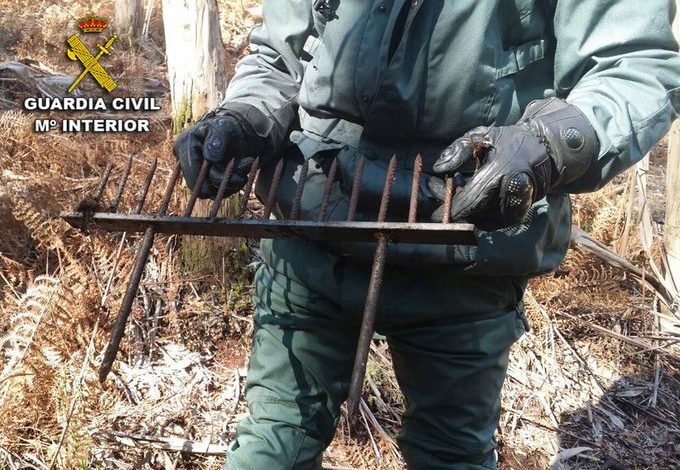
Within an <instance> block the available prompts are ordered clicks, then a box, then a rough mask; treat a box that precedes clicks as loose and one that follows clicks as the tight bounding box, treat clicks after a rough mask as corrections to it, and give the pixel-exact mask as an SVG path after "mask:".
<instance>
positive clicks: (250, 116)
mask: <svg viewBox="0 0 680 470" xmlns="http://www.w3.org/2000/svg"><path fill="white" fill-rule="evenodd" d="M215 112H216V113H217V114H222V115H231V116H234V117H236V118H238V119H239V120H240V121H241V122H242V123H245V124H246V125H248V126H249V129H248V130H249V131H251V132H252V134H254V135H257V136H259V137H261V138H262V141H263V143H264V147H265V148H264V152H263V154H264V155H262V156H264V157H270V156H272V155H275V154H276V153H278V152H279V151H280V150H281V147H282V145H283V143H284V138H285V135H283V133H282V132H280V131H277V128H276V125H275V124H276V123H275V121H274V120H273V119H270V118H269V117H268V116H267V115H266V114H265V113H263V112H262V111H260V109H259V108H257V107H255V106H253V105H251V104H247V103H242V102H239V101H227V102H224V103H222V104H221V105H220V107H219V108H218V109H216V110H215Z"/></svg>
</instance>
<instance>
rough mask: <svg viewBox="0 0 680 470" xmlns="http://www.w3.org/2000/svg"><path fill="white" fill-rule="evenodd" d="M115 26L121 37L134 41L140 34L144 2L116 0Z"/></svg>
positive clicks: (138, 0)
mask: <svg viewBox="0 0 680 470" xmlns="http://www.w3.org/2000/svg"><path fill="white" fill-rule="evenodd" d="M115 10H116V28H117V29H118V34H120V35H121V38H122V39H123V40H124V41H127V42H130V43H132V42H134V41H136V40H137V39H139V38H140V36H141V35H142V28H143V27H144V4H143V2H142V0H116V1H115Z"/></svg>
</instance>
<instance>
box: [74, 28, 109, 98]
mask: <svg viewBox="0 0 680 470" xmlns="http://www.w3.org/2000/svg"><path fill="white" fill-rule="evenodd" d="M117 37H118V36H113V37H112V38H111V39H109V41H108V42H107V43H106V45H104V46H102V45H98V47H99V49H100V51H99V54H97V55H96V56H94V55H92V53H91V52H90V51H89V49H88V48H87V46H85V44H84V43H83V41H81V39H80V38H79V37H78V36H77V35H75V34H74V35H73V36H71V37H70V38H68V44H69V46H71V48H70V49H69V50H67V51H66V54H67V55H68V57H69V59H71V60H78V61H80V63H81V64H83V67H84V68H85V70H83V72H82V73H81V74H80V75H79V76H78V78H76V80H75V81H74V82H73V84H72V85H71V87H70V88H69V89H68V92H69V93H71V92H72V91H73V90H75V89H76V87H77V86H78V84H79V83H80V82H81V81H82V80H83V78H85V77H86V76H87V74H92V77H93V78H94V79H95V80H97V83H99V85H101V87H102V88H104V89H105V90H106V91H108V92H109V93H110V92H111V91H113V90H114V89H115V88H116V87H117V86H118V85H117V84H116V82H115V81H114V80H113V78H111V75H109V74H108V72H107V71H106V70H104V67H102V66H101V65H100V64H99V59H101V57H102V56H103V55H104V54H106V55H111V52H110V51H109V49H110V48H111V46H112V45H113V42H114V41H115V40H116V38H117Z"/></svg>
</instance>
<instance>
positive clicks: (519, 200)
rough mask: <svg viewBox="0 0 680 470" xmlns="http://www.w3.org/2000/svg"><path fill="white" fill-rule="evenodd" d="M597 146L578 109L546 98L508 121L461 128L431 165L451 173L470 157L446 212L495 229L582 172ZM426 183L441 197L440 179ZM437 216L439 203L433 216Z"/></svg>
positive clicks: (520, 216)
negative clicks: (467, 171) (460, 134)
mask: <svg viewBox="0 0 680 470" xmlns="http://www.w3.org/2000/svg"><path fill="white" fill-rule="evenodd" d="M598 152H599V142H598V140H597V136H596V134H595V130H594V129H593V128H592V125H591V124H590V122H589V121H588V119H587V118H586V117H585V116H584V115H583V113H582V112H581V111H580V110H579V109H578V108H576V107H575V106H572V105H570V104H568V103H567V102H566V101H564V100H561V99H557V98H551V99H547V100H541V101H534V102H532V103H531V104H529V106H528V107H527V109H526V111H525V113H524V116H523V117H522V119H521V120H520V121H519V122H518V123H517V124H515V125H513V126H505V127H479V128H476V129H473V130H472V131H470V132H468V133H466V134H465V135H464V136H463V137H461V138H460V139H458V140H456V141H455V142H454V143H453V144H451V145H450V146H449V147H448V148H446V150H444V151H443V152H442V154H441V156H440V157H439V159H438V160H437V161H436V162H435V164H434V168H433V169H434V172H435V173H440V174H445V175H454V174H456V173H458V172H465V168H466V167H469V165H471V164H473V163H474V166H473V167H472V168H471V169H472V171H474V174H473V176H472V177H471V178H470V179H469V181H467V183H466V185H465V186H464V187H459V188H457V190H456V194H455V196H454V198H453V204H452V206H451V218H452V220H465V221H468V222H471V223H474V224H475V225H476V226H477V227H478V228H480V229H482V230H497V229H501V228H504V227H509V226H512V225H516V224H518V223H520V222H522V220H524V218H525V217H526V215H527V213H528V212H529V209H530V208H531V206H532V205H533V204H534V203H535V202H536V201H539V200H540V199H542V198H543V197H545V196H546V194H548V193H550V192H552V191H555V190H558V189H559V187H560V186H562V185H565V184H567V183H571V182H572V181H574V180H576V179H577V178H579V177H580V176H582V175H583V174H584V173H585V172H586V170H587V169H588V167H589V165H590V163H591V161H592V160H593V159H594V158H596V157H597V155H598ZM428 185H429V187H430V190H431V191H432V192H433V193H434V194H435V196H437V197H438V198H439V199H441V200H443V199H444V194H445V189H444V188H445V185H444V184H443V182H442V180H441V179H439V178H436V177H434V178H431V179H430V182H429V184H428ZM441 218H442V214H441V208H440V209H439V210H438V211H435V213H434V214H433V219H435V220H441Z"/></svg>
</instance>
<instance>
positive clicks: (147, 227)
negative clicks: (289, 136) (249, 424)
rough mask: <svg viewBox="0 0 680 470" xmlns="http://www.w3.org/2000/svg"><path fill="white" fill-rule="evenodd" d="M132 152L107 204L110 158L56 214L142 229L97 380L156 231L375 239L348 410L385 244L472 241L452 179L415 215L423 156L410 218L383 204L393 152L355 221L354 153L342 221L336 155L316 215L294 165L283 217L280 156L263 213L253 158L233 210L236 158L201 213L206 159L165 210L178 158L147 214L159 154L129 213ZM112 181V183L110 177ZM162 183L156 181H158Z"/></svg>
mask: <svg viewBox="0 0 680 470" xmlns="http://www.w3.org/2000/svg"><path fill="white" fill-rule="evenodd" d="M133 163H134V159H133V157H130V159H129V160H128V161H127V164H126V166H125V168H124V169H123V171H122V173H121V177H120V180H119V181H118V183H117V186H116V191H115V197H114V199H113V201H112V203H111V204H110V205H109V206H108V207H107V208H106V209H103V210H102V209H100V207H99V201H100V200H101V198H102V195H103V194H104V191H105V190H106V188H107V185H108V184H109V183H110V180H111V175H112V170H113V168H112V165H111V164H109V165H108V166H107V168H106V170H105V171H104V174H103V176H102V178H101V180H100V182H99V185H98V187H97V189H96V191H95V192H94V194H92V195H90V196H88V197H87V198H86V199H85V200H84V201H83V202H81V204H80V205H79V206H78V207H77V208H76V209H75V211H74V212H65V213H62V214H60V216H61V217H62V218H63V219H64V220H65V221H66V222H68V223H69V224H71V225H72V226H74V227H76V228H79V229H85V230H87V229H90V228H94V229H100V230H104V231H109V232H131V233H135V232H136V233H142V232H143V233H144V237H143V239H142V241H141V244H140V245H139V248H138V251H137V255H136V259H135V264H134V267H133V270H132V273H131V274H130V280H129V282H128V286H127V290H126V292H125V296H124V298H123V302H122V304H121V307H120V311H119V314H118V317H117V319H116V322H115V324H114V326H113V330H112V332H111V338H110V341H109V343H108V346H107V349H106V352H105V354H104V359H103V361H102V364H101V368H100V371H99V379H100V381H102V382H103V381H104V380H105V379H106V377H107V375H108V373H109V372H110V371H111V368H112V366H113V362H114V360H115V358H116V355H117V353H118V349H119V347H120V343H121V340H122V338H123V335H124V333H125V325H126V323H127V320H128V317H129V315H130V312H131V310H132V306H133V304H134V302H135V299H136V297H137V291H138V288H139V284H140V281H141V278H142V275H143V273H144V268H145V265H146V262H147V259H148V257H149V252H150V250H151V248H152V245H153V242H154V238H155V236H156V234H159V233H164V234H176V235H205V236H218V237H243V238H253V239H262V238H264V239H267V238H272V239H282V238H299V239H304V240H311V241H328V240H342V241H343V242H349V243H355V242H377V244H376V249H375V254H374V258H373V267H372V272H371V278H370V282H369V287H368V292H367V296H366V303H365V307H364V314H363V321H362V325H361V332H360V336H359V339H358V344H357V351H356V357H355V362H354V369H353V372H352V379H351V383H350V392H349V398H348V409H349V411H350V413H353V412H354V411H355V410H356V408H357V406H358V404H359V400H360V398H361V390H362V386H363V381H364V375H365V373H366V362H367V359H368V352H369V349H370V344H371V340H372V338H373V333H374V323H375V317H376V310H377V306H378V299H379V295H380V289H381V285H382V280H383V273H384V269H385V265H386V261H387V252H388V245H389V244H391V243H412V244H439V245H454V244H457V245H475V244H476V243H477V238H476V235H475V229H474V227H473V226H472V225H469V224H459V223H451V221H450V219H449V218H448V214H450V206H451V200H452V198H453V194H454V182H453V178H449V179H447V181H446V187H447V191H446V200H445V202H444V205H445V208H444V220H443V221H442V223H434V222H417V215H418V194H419V191H420V185H421V175H422V171H423V162H422V158H421V157H420V156H417V157H416V158H415V161H414V165H413V171H412V172H409V173H410V178H411V193H410V200H409V207H408V217H407V218H406V220H403V221H394V220H392V218H390V220H389V221H388V208H389V205H390V196H391V194H392V189H393V184H394V181H395V178H396V177H397V158H396V156H395V157H393V158H392V159H391V161H390V163H389V166H388V167H387V171H386V177H385V182H384V187H383V191H382V195H381V197H380V202H379V211H378V216H377V219H376V220H375V221H357V220H355V219H356V216H357V207H358V205H359V200H360V198H361V191H362V179H363V173H364V167H365V159H364V157H360V158H359V160H358V162H357V165H356V169H355V170H354V172H353V181H352V184H351V193H350V198H349V209H348V213H347V217H346V220H331V221H328V220H326V219H327V213H328V210H329V209H328V207H329V197H330V194H331V189H332V187H333V185H334V184H335V182H336V173H337V171H338V165H337V159H334V160H333V161H332V163H331V165H330V168H329V170H328V178H327V181H326V183H325V188H324V192H323V196H322V200H321V202H320V206H319V207H320V210H319V214H318V216H317V217H316V219H315V220H304V218H303V217H302V216H301V213H302V211H301V210H300V208H301V201H302V196H303V193H304V190H305V182H306V180H307V173H308V169H309V162H308V161H307V162H305V163H303V164H302V165H301V168H300V169H299V177H298V181H297V183H296V184H297V186H296V188H295V193H294V197H293V202H292V205H291V208H290V211H289V213H288V216H287V217H286V218H285V219H275V218H272V217H271V216H272V209H273V205H274V201H275V196H276V194H277V190H278V186H279V183H280V182H281V179H282V169H283V166H284V160H283V159H281V160H279V162H278V163H277V165H276V167H275V169H274V171H273V177H272V179H271V182H270V183H269V185H268V188H269V189H268V194H267V195H266V196H265V197H262V198H261V199H262V201H261V202H262V203H263V204H264V210H263V211H262V217H261V218H252V217H250V215H248V216H247V206H248V201H249V199H250V197H251V195H252V194H253V191H254V187H255V183H256V180H257V178H258V175H259V173H260V165H259V160H255V161H254V162H253V164H252V166H251V168H250V171H249V174H248V178H247V182H246V184H245V186H244V188H243V189H242V191H241V199H240V203H239V207H238V213H237V215H236V216H233V217H229V218H225V217H218V214H219V213H220V208H221V207H222V205H223V204H224V203H225V199H226V197H225V196H226V195H227V191H228V185H229V180H230V178H231V176H232V175H233V172H234V160H231V162H230V163H229V165H227V167H226V169H225V171H224V175H223V177H222V179H221V184H220V186H219V189H218V190H217V194H216V196H215V197H214V199H213V201H212V204H211V206H210V210H209V213H208V215H207V216H201V217H199V216H193V213H194V209H195V205H196V202H197V200H198V198H199V188H200V187H201V186H202V184H203V183H204V182H205V181H206V179H207V178H208V174H209V171H210V164H209V163H208V162H207V161H205V162H204V163H203V165H202V167H201V169H200V172H199V175H198V178H197V181H196V184H195V186H194V190H193V191H192V193H191V196H190V197H189V200H188V202H187V203H186V206H185V208H184V210H183V211H182V213H181V214H170V213H168V209H169V206H170V202H171V200H172V198H173V194H174V193H175V191H177V190H178V188H179V187H180V185H178V180H179V179H180V177H181V170H180V165H179V163H176V164H175V165H174V168H173V170H172V174H171V176H170V179H169V180H167V182H166V186H165V191H164V195H163V198H162V201H161V203H160V207H158V208H157V209H156V210H155V211H153V212H148V213H145V212H144V210H145V205H146V200H147V195H148V193H149V190H150V188H151V187H152V185H153V184H154V183H156V181H155V180H156V179H160V178H156V176H157V175H156V173H157V172H156V170H157V167H158V165H157V161H156V160H154V161H153V162H152V163H151V165H150V167H149V169H148V171H147V173H146V178H145V180H144V183H143V185H142V188H141V190H140V191H139V193H138V195H137V197H136V198H134V199H135V200H136V203H135V206H134V208H133V209H132V210H131V211H129V212H121V211H119V209H120V207H121V201H122V199H123V196H124V194H125V190H126V185H127V182H128V179H129V176H130V173H131V170H132V167H133ZM111 184H114V183H111ZM160 184H162V183H160Z"/></svg>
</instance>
